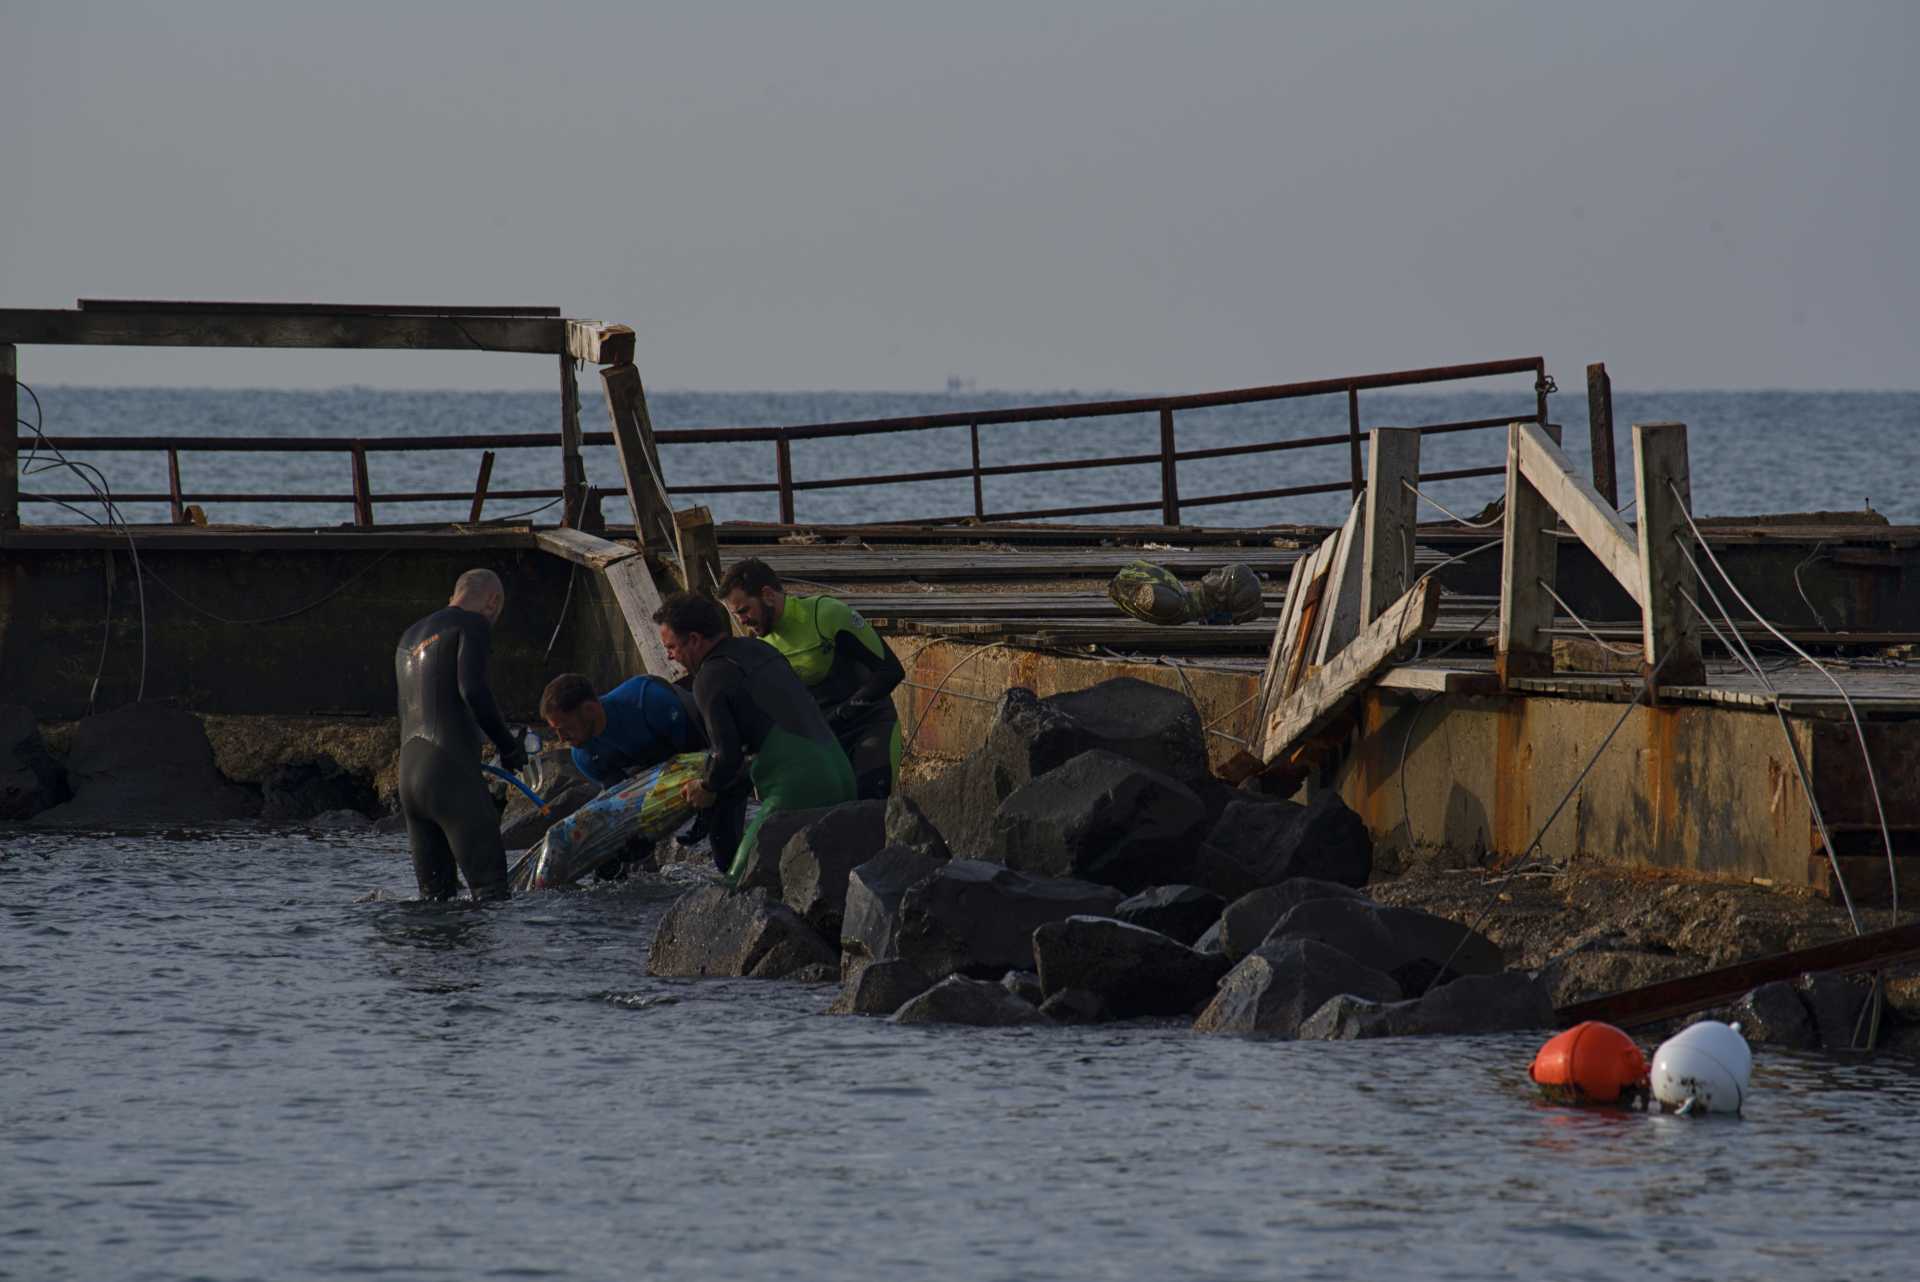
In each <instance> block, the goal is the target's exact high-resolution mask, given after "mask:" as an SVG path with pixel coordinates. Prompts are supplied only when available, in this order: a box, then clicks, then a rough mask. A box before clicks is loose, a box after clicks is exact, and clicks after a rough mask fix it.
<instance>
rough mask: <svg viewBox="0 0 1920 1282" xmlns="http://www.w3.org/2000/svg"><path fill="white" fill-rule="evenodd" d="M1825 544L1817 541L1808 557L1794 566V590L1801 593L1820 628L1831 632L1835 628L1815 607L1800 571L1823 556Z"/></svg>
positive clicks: (1808, 610)
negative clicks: (1831, 626) (1828, 623)
mask: <svg viewBox="0 0 1920 1282" xmlns="http://www.w3.org/2000/svg"><path fill="white" fill-rule="evenodd" d="M1825 546H1827V545H1826V544H1825V543H1815V544H1814V545H1813V551H1812V552H1811V553H1809V554H1808V555H1807V559H1806V560H1804V561H1802V562H1800V564H1798V565H1796V566H1794V567H1793V590H1794V591H1796V592H1798V593H1799V594H1800V599H1801V600H1802V601H1804V602H1806V605H1807V612H1808V613H1810V614H1812V615H1813V621H1814V622H1815V623H1817V624H1819V625H1820V630H1821V631H1822V632H1831V631H1833V629H1832V628H1830V627H1828V626H1827V621H1826V619H1825V617H1824V616H1822V615H1821V613H1820V611H1819V609H1818V608H1817V607H1815V605H1814V604H1813V598H1811V597H1809V596H1808V595H1807V589H1806V587H1805V586H1804V585H1803V584H1802V583H1801V582H1800V571H1802V570H1804V569H1806V568H1807V567H1808V566H1810V565H1812V564H1813V563H1814V562H1815V561H1818V560H1819V559H1820V557H1821V551H1820V549H1821V548H1824V547H1825Z"/></svg>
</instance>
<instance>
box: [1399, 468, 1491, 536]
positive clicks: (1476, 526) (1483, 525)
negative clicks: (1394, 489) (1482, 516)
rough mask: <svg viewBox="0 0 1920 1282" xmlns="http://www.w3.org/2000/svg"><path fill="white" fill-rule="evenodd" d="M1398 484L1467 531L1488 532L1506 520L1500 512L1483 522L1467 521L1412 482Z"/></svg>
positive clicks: (1405, 481) (1404, 481)
mask: <svg viewBox="0 0 1920 1282" xmlns="http://www.w3.org/2000/svg"><path fill="white" fill-rule="evenodd" d="M1400 484H1402V485H1404V486H1406V487H1407V489H1408V491H1409V492H1411V493H1412V494H1413V496H1414V497H1415V498H1417V499H1419V500H1420V501H1421V502H1422V503H1426V504H1429V505H1430V506H1433V507H1437V508H1439V509H1440V510H1441V511H1442V512H1445V513H1446V514H1447V515H1448V516H1451V517H1453V519H1454V521H1455V522H1457V523H1458V524H1460V525H1464V526H1466V527H1467V528H1468V529H1469V530H1490V529H1492V528H1493V527H1494V526H1496V525H1499V524H1501V523H1502V522H1504V521H1505V520H1506V519H1507V514H1506V513H1505V512H1502V513H1500V514H1499V515H1498V516H1495V517H1490V518H1488V519H1487V520H1485V521H1469V520H1468V519H1467V518H1466V517H1464V516H1461V515H1459V514H1458V513H1456V512H1454V510H1453V509H1452V508H1450V507H1448V506H1447V505H1446V504H1444V503H1442V502H1440V500H1438V499H1435V498H1430V497H1429V496H1428V495H1427V494H1426V493H1425V492H1424V491H1422V490H1421V489H1420V487H1419V486H1417V485H1415V484H1414V483H1413V482H1412V481H1407V480H1402V481H1401V482H1400Z"/></svg>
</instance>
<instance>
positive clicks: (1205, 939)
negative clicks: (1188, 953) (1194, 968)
mask: <svg viewBox="0 0 1920 1282" xmlns="http://www.w3.org/2000/svg"><path fill="white" fill-rule="evenodd" d="M1193 951H1194V952H1196V953H1204V954H1206V955H1207V956H1208V957H1225V956H1226V955H1227V946H1226V945H1225V944H1223V943H1221V942H1220V923H1219V922H1217V921H1216V922H1214V923H1213V925H1211V926H1209V927H1207V928H1206V930H1204V931H1202V932H1201V934H1200V938H1198V939H1196V940H1194V941H1193Z"/></svg>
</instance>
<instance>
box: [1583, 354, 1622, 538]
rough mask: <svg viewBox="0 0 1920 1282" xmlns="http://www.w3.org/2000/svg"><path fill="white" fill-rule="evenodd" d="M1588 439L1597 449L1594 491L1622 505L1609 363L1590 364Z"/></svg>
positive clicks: (1588, 377)
mask: <svg viewBox="0 0 1920 1282" xmlns="http://www.w3.org/2000/svg"><path fill="white" fill-rule="evenodd" d="M1587 439H1588V441H1589V443H1590V445H1591V447H1592V450H1593V490H1594V493H1596V494H1598V495H1599V496H1600V497H1601V498H1603V499H1605V500H1606V501H1607V506H1608V507H1611V508H1618V507H1619V506H1620V480H1619V478H1618V477H1617V476H1615V475H1614V466H1613V380H1612V379H1610V378H1608V377H1607V367H1606V366H1605V365H1589V366H1587Z"/></svg>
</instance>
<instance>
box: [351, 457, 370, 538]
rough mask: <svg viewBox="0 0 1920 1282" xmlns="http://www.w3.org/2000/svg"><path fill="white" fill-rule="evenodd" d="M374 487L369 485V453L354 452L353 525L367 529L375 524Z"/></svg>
mask: <svg viewBox="0 0 1920 1282" xmlns="http://www.w3.org/2000/svg"><path fill="white" fill-rule="evenodd" d="M371 489H372V487H371V486H370V485H369V484H368V483H367V452H366V451H365V450H355V451H354V452H353V523H354V524H355V525H358V526H361V527H366V526H370V525H372V524H373V499H372V497H371V494H370V492H371Z"/></svg>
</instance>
